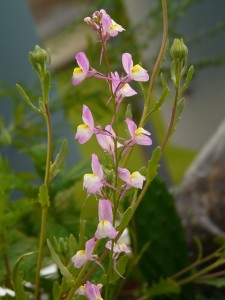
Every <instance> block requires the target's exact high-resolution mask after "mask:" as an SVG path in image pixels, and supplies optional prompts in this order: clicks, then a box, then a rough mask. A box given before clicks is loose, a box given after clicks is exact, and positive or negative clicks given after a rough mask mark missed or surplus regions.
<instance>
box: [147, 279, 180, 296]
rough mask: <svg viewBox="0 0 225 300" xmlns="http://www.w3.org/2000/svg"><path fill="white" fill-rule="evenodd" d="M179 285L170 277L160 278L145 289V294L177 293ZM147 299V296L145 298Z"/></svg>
mask: <svg viewBox="0 0 225 300" xmlns="http://www.w3.org/2000/svg"><path fill="white" fill-rule="evenodd" d="M179 293H180V286H179V285H178V284H177V283H176V281H174V280H173V279H171V278H166V279H163V278H162V279H160V281H159V282H157V283H155V284H153V285H152V287H151V288H150V289H149V290H148V291H147V293H146V296H148V297H154V296H160V295H168V294H179ZM146 299H147V298H146Z"/></svg>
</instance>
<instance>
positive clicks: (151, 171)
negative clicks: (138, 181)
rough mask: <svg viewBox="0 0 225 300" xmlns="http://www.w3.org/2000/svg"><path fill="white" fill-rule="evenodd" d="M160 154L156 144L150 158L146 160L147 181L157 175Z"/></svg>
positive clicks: (159, 148)
mask: <svg viewBox="0 0 225 300" xmlns="http://www.w3.org/2000/svg"><path fill="white" fill-rule="evenodd" d="M161 154H162V152H161V147H160V146H158V147H156V148H155V150H154V151H153V153H152V157H151V159H150V160H149V161H148V169H147V171H146V178H147V180H148V181H152V180H153V178H154V177H155V176H156V175H157V170H158V168H159V161H160V158H161Z"/></svg>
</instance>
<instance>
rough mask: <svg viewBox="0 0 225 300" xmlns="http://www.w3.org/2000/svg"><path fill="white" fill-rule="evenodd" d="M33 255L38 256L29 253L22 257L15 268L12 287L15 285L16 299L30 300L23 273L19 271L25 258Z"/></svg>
mask: <svg viewBox="0 0 225 300" xmlns="http://www.w3.org/2000/svg"><path fill="white" fill-rule="evenodd" d="M33 254H37V252H29V253H26V254H24V255H22V256H20V257H19V258H18V260H17V262H16V264H15V266H14V268H13V271H12V285H13V289H14V292H15V294H16V299H21V300H29V296H28V294H27V293H25V291H24V286H23V272H22V271H21V270H19V267H20V264H21V262H22V261H23V259H24V258H25V257H27V256H30V255H33Z"/></svg>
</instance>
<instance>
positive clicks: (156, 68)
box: [123, 0, 168, 167]
mask: <svg viewBox="0 0 225 300" xmlns="http://www.w3.org/2000/svg"><path fill="white" fill-rule="evenodd" d="M162 13H163V35H162V42H161V47H160V50H159V54H158V57H157V59H156V62H155V65H154V68H153V71H152V75H151V78H150V82H149V87H148V93H147V98H146V100H145V104H144V109H143V112H142V116H141V120H140V122H139V125H138V127H143V126H144V125H145V123H146V121H147V115H148V113H149V109H150V103H151V99H152V93H153V90H154V85H155V80H156V77H157V75H158V73H159V69H160V65H161V62H162V60H163V57H164V53H165V49H166V44H167V35H168V18H167V0H162ZM132 152H133V148H131V149H129V150H128V151H127V153H126V156H125V158H124V163H123V167H126V165H127V162H128V160H129V158H130V156H131V154H132Z"/></svg>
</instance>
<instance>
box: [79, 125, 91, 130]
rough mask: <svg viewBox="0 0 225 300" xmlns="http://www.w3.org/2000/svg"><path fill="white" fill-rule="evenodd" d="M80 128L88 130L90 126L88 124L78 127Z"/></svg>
mask: <svg viewBox="0 0 225 300" xmlns="http://www.w3.org/2000/svg"><path fill="white" fill-rule="evenodd" d="M78 128H79V129H88V128H89V126H88V125H87V124H80V125H79V126H78Z"/></svg>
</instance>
